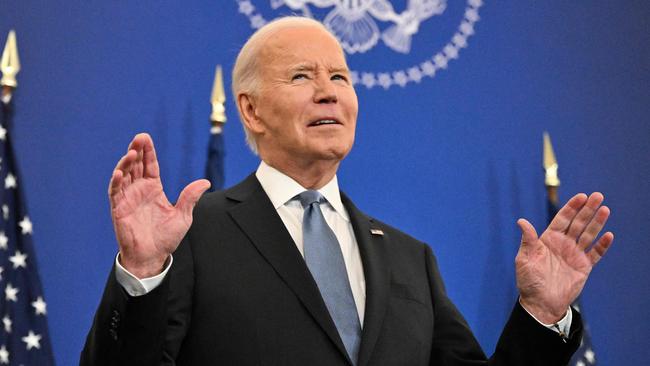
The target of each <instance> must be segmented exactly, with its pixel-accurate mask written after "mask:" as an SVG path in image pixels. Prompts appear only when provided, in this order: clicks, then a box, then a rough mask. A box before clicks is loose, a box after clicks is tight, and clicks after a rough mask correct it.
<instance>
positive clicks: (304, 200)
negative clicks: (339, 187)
mask: <svg viewBox="0 0 650 366" xmlns="http://www.w3.org/2000/svg"><path fill="white" fill-rule="evenodd" d="M297 197H298V199H299V200H300V204H301V205H302V207H303V208H307V207H308V206H309V205H311V204H312V203H321V202H323V201H325V197H323V195H322V194H320V192H318V191H312V190H309V191H304V192H302V193H300V194H299V195H298V196H297Z"/></svg>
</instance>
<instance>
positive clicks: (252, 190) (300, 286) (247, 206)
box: [226, 175, 349, 360]
mask: <svg viewBox="0 0 650 366" xmlns="http://www.w3.org/2000/svg"><path fill="white" fill-rule="evenodd" d="M226 196H227V197H228V198H230V199H232V200H235V201H239V202H240V203H239V204H238V205H236V206H234V207H233V208H232V209H230V210H229V214H230V216H231V217H232V218H233V220H235V222H236V223H237V224H238V225H239V227H240V228H241V229H242V231H243V232H244V233H246V235H247V236H248V237H249V239H250V240H251V242H252V243H253V244H254V245H255V247H256V248H257V250H258V251H259V252H260V254H261V255H262V256H263V257H264V258H265V259H266V260H267V261H268V262H269V264H270V265H271V266H272V267H273V268H274V269H275V271H276V272H277V273H278V275H279V276H280V278H282V280H283V281H284V282H285V283H286V284H287V286H289V288H290V289H291V290H292V291H293V292H294V293H295V294H296V296H297V297H298V299H299V300H300V301H301V302H302V303H303V305H304V306H305V308H306V309H307V311H308V312H309V313H310V314H311V315H312V317H313V318H314V319H315V320H316V322H317V323H318V324H319V325H320V326H321V328H323V330H324V331H325V333H326V334H327V335H328V336H329V338H330V339H331V340H332V342H334V344H335V345H336V347H337V348H338V349H339V351H340V352H341V353H343V355H345V356H346V357H348V356H347V352H346V350H345V347H344V346H343V342H342V341H341V338H340V337H339V334H338V331H337V330H336V326H335V325H334V322H333V321H332V319H331V317H330V315H329V312H328V311H327V307H326V306H325V302H324V301H323V298H322V296H321V294H320V292H319V290H318V287H317V286H316V282H315V281H314V279H313V277H312V276H311V273H310V272H309V268H307V265H306V264H305V261H304V259H303V258H302V256H301V255H300V252H299V251H298V248H296V245H295V243H294V242H293V239H292V238H291V235H289V232H288V231H287V229H286V228H285V226H284V223H283V222H282V219H280V216H279V215H278V214H277V212H276V210H275V208H274V207H273V204H272V203H271V201H270V200H269V198H268V196H267V195H266V193H265V192H264V190H263V189H262V186H261V185H260V184H259V181H258V180H257V178H255V176H254V175H250V176H249V177H248V178H247V179H246V180H245V181H244V182H242V183H241V184H239V185H237V186H235V187H233V188H232V189H230V190H228V191H227V192H226ZM348 360H349V358H348Z"/></svg>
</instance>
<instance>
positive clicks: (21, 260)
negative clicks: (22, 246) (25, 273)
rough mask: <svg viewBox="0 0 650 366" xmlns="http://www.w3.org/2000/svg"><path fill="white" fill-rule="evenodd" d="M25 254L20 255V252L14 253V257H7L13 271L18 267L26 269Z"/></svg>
mask: <svg viewBox="0 0 650 366" xmlns="http://www.w3.org/2000/svg"><path fill="white" fill-rule="evenodd" d="M26 261H27V254H24V253H21V252H20V250H17V251H16V254H15V255H12V256H11V257H9V262H11V263H13V264H14V269H16V268H18V267H23V268H27V262H26Z"/></svg>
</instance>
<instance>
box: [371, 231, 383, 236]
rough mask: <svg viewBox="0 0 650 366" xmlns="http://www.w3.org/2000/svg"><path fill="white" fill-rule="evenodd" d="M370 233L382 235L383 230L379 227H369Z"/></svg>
mask: <svg viewBox="0 0 650 366" xmlns="http://www.w3.org/2000/svg"><path fill="white" fill-rule="evenodd" d="M370 234H372V235H379V236H384V231H383V230H381V229H370Z"/></svg>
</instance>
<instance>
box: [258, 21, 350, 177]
mask: <svg viewBox="0 0 650 366" xmlns="http://www.w3.org/2000/svg"><path fill="white" fill-rule="evenodd" d="M264 47H265V48H264V50H262V51H261V52H260V58H259V60H258V62H259V65H260V66H259V67H260V69H259V72H260V74H259V77H260V80H261V87H260V91H259V93H258V95H257V96H256V97H255V98H254V99H255V103H254V104H255V114H256V116H257V119H258V121H259V123H258V125H259V128H260V130H259V131H260V132H259V134H258V136H257V142H258V146H259V150H260V155H261V157H262V158H263V159H264V160H266V161H267V162H271V163H272V165H276V166H277V165H279V164H304V163H313V162H316V161H319V160H320V161H322V160H335V161H336V162H338V161H340V160H341V159H343V158H344V157H345V156H346V155H347V153H348V152H349V151H350V149H351V148H352V144H353V142H354V131H355V125H356V120H357V111H358V103H357V95H356V93H355V91H354V88H353V87H352V82H351V80H350V73H349V70H348V68H347V65H346V63H345V59H344V56H343V53H342V50H341V47H340V46H339V45H338V43H337V42H336V40H335V39H334V38H333V37H332V36H331V35H329V34H328V33H326V32H325V31H323V30H322V29H319V28H316V27H301V28H288V29H283V30H281V31H278V32H277V33H276V34H274V35H273V36H272V37H271V38H270V40H269V41H268V42H267V44H266V45H265V46H264Z"/></svg>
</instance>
